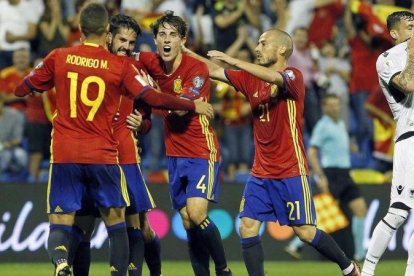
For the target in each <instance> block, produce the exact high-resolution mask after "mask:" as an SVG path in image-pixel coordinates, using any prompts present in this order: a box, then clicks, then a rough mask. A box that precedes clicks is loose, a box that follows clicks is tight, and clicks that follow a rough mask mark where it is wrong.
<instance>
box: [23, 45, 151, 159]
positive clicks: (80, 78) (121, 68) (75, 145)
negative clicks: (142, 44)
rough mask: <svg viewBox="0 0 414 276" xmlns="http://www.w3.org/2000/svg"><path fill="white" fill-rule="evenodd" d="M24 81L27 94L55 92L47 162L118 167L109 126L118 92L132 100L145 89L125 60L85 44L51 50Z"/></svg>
mask: <svg viewBox="0 0 414 276" xmlns="http://www.w3.org/2000/svg"><path fill="white" fill-rule="evenodd" d="M24 82H25V84H26V85H27V86H28V87H30V88H31V89H32V90H49V89H51V88H52V87H55V89H56V109H57V110H56V113H55V116H54V118H53V132H52V145H51V162H52V163H86V164H116V163H118V160H117V142H116V140H115V139H114V137H113V134H112V123H113V118H114V115H115V113H116V111H117V110H118V106H119V102H120V97H121V92H120V91H128V92H126V93H128V95H129V96H131V97H135V96H136V95H138V94H140V95H144V94H145V93H144V92H146V91H148V90H149V89H150V87H149V86H143V83H141V82H140V78H139V77H138V76H137V73H136V71H135V70H134V68H133V67H132V64H131V61H130V60H129V59H128V58H125V57H118V56H115V55H112V54H110V53H109V52H108V51H107V50H105V49H104V48H103V47H101V46H98V45H96V44H90V43H88V44H84V45H79V46H76V47H72V48H65V49H56V50H54V51H52V52H51V53H50V54H49V55H48V56H47V57H46V59H45V60H44V62H43V63H42V64H40V66H38V67H37V68H36V69H35V70H34V71H33V72H32V73H31V74H30V75H29V76H28V77H27V78H26V79H25V81H24ZM144 85H145V84H144ZM16 94H17V95H21V94H22V92H21V91H20V90H16Z"/></svg>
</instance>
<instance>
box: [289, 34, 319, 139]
mask: <svg viewBox="0 0 414 276" xmlns="http://www.w3.org/2000/svg"><path fill="white" fill-rule="evenodd" d="M292 40H293V53H292V56H291V57H290V59H289V66H293V67H296V68H299V69H300V70H301V71H302V74H303V81H304V83H305V90H306V93H305V109H304V111H303V115H304V119H305V120H304V121H305V126H306V131H307V133H308V134H309V135H310V134H311V133H312V129H313V127H314V126H315V125H316V122H317V121H318V120H319V118H320V117H321V115H322V110H321V106H320V98H319V91H318V90H317V87H316V86H315V82H314V78H315V76H316V75H317V73H318V65H317V58H318V57H317V56H315V57H313V56H312V54H311V49H310V47H309V45H308V29H307V28H305V27H299V28H297V29H295V30H294V31H293V36H292Z"/></svg>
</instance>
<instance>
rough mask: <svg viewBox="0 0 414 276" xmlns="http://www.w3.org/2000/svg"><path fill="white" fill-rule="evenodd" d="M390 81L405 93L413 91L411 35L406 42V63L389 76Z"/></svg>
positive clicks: (413, 61)
mask: <svg viewBox="0 0 414 276" xmlns="http://www.w3.org/2000/svg"><path fill="white" fill-rule="evenodd" d="M389 66H391V65H389ZM390 83H391V85H393V86H394V87H396V88H398V90H400V91H401V92H404V93H406V94H410V93H413V92H414V39H413V38H412V37H411V39H410V40H408V42H407V63H406V65H405V67H404V69H403V70H402V71H401V72H400V73H399V74H396V75H395V76H394V77H392V78H391V82H390Z"/></svg>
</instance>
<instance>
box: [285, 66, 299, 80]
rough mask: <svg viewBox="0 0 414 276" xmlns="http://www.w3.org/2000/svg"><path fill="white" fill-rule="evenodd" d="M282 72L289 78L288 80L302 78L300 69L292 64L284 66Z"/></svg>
mask: <svg viewBox="0 0 414 276" xmlns="http://www.w3.org/2000/svg"><path fill="white" fill-rule="evenodd" d="M282 73H283V74H284V75H285V76H286V77H287V78H288V79H289V80H292V81H293V80H297V79H303V75H302V71H300V70H299V69H298V68H296V67H293V66H288V67H286V68H285V69H284V70H283V71H282Z"/></svg>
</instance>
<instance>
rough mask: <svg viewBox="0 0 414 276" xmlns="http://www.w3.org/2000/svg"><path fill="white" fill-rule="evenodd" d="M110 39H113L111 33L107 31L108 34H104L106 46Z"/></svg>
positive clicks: (109, 43)
mask: <svg viewBox="0 0 414 276" xmlns="http://www.w3.org/2000/svg"><path fill="white" fill-rule="evenodd" d="M112 39H113V36H112V33H111V32H108V34H107V35H106V44H107V45H108V46H109V45H111V44H112Z"/></svg>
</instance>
